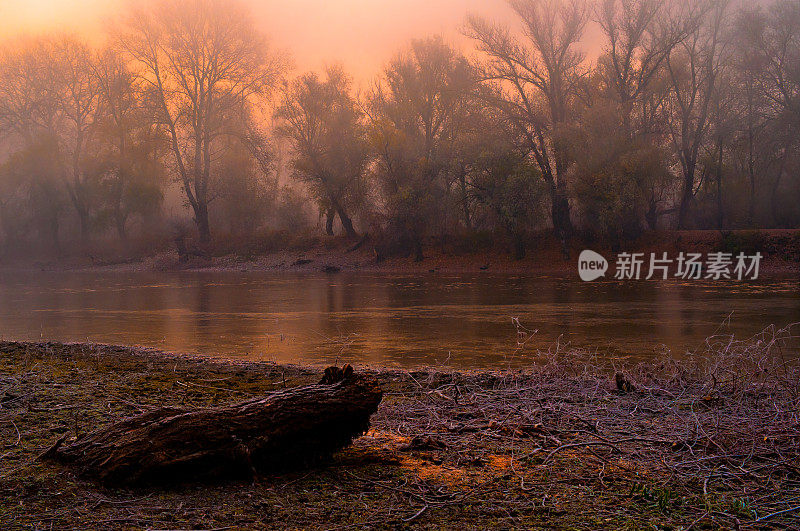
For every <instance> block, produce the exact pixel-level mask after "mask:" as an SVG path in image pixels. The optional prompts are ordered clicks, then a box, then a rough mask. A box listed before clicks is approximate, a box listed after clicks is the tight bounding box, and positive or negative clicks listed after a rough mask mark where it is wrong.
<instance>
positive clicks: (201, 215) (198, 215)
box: [194, 203, 211, 243]
mask: <svg viewBox="0 0 800 531" xmlns="http://www.w3.org/2000/svg"><path fill="white" fill-rule="evenodd" d="M194 221H195V223H196V224H197V232H198V233H199V234H200V241H201V242H203V243H208V242H210V241H211V226H210V225H209V222H208V205H206V204H205V203H199V204H198V205H197V208H196V209H195V212H194Z"/></svg>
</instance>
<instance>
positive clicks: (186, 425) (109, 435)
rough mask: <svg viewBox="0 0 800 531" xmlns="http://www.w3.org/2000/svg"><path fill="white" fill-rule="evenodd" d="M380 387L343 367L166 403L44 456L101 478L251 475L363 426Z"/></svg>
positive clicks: (333, 447)
mask: <svg viewBox="0 0 800 531" xmlns="http://www.w3.org/2000/svg"><path fill="white" fill-rule="evenodd" d="M381 398H382V392H381V390H380V387H379V386H378V384H377V382H376V381H375V380H373V379H371V378H368V377H365V376H361V375H354V374H353V371H352V368H350V367H349V366H347V367H345V369H344V370H343V369H338V368H335V367H332V368H330V369H328V370H326V371H325V377H324V378H323V380H322V382H321V383H320V384H317V385H310V386H306V387H298V388H293V389H288V390H285V391H280V392H276V393H274V394H271V395H269V396H268V397H266V398H259V399H256V400H250V401H247V402H243V403H240V404H236V405H233V406H229V407H220V408H214V409H203V410H191V411H190V410H184V409H176V408H164V409H159V410H156V411H151V412H148V413H145V414H142V415H139V416H136V417H132V418H129V419H126V420H123V421H121V422H117V423H115V424H112V425H110V426H107V427H104V428H101V429H99V430H97V431H95V432H93V433H90V434H88V435H86V436H84V437H82V438H80V439H78V440H76V441H75V442H72V443H71V444H68V445H66V446H62V447H56V448H53V450H52V451H51V452H50V457H53V458H55V459H56V460H58V461H61V462H63V463H69V464H72V465H74V466H75V467H76V468H77V470H78V471H79V473H81V474H82V475H85V476H88V477H92V478H95V479H97V480H99V481H101V482H103V483H105V484H143V483H163V482H180V481H186V480H197V479H208V478H215V477H223V476H224V477H231V476H239V477H241V476H250V475H253V474H254V473H256V472H264V471H274V470H281V469H285V468H287V467H295V466H299V465H303V464H307V463H309V462H311V461H314V460H317V459H319V458H323V457H325V456H328V455H330V454H331V453H333V452H335V451H337V450H339V449H341V448H344V447H345V446H347V445H349V444H350V443H351V442H352V440H353V439H354V438H356V437H358V436H359V435H361V434H363V433H364V432H366V430H367V429H368V427H369V419H370V416H371V415H372V414H373V413H374V412H375V411H376V410H377V408H378V404H379V403H380V401H381Z"/></svg>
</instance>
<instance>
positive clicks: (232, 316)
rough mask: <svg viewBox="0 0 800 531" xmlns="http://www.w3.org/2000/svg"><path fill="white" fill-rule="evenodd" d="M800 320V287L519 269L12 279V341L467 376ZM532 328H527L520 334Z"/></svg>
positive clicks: (0, 287)
mask: <svg viewBox="0 0 800 531" xmlns="http://www.w3.org/2000/svg"><path fill="white" fill-rule="evenodd" d="M794 322H800V283H799V282H798V281H797V280H776V281H761V282H744V283H732V282H710V281H694V282H688V281H687V282H677V281H675V282H633V281H631V282H614V281H606V282H597V283H582V282H580V281H578V280H576V279H574V278H548V277H545V278H542V277H534V276H519V275H494V274H474V275H444V274H429V275H421V276H404V275H379V274H359V273H343V274H337V275H322V274H319V275H303V274H278V273H230V272H226V273H194V272H192V273H116V272H115V273H94V272H93V273H78V272H58V273H56V272H26V273H11V272H3V273H0V336H2V338H3V339H5V340H36V341H38V340H57V341H68V342H73V341H78V342H83V341H93V342H99V343H112V344H122V345H141V346H148V347H156V348H159V349H163V350H168V351H174V352H182V353H196V354H204V355H211V356H219V357H225V358H237V359H248V360H266V361H275V362H281V363H284V362H288V363H303V364H307V363H311V364H325V363H332V362H340V363H341V362H345V361H346V362H356V363H368V364H373V365H380V366H387V367H397V366H399V367H417V366H422V365H443V366H449V367H455V368H461V369H469V368H475V369H480V368H505V367H521V366H524V365H525V364H528V363H531V362H532V361H534V360H535V359H537V357H539V356H540V355H541V354H540V351H547V350H550V351H552V350H554V349H556V348H558V349H562V350H563V349H569V348H573V347H578V348H588V349H591V350H593V351H597V352H598V353H599V354H601V355H603V356H625V357H631V356H632V357H635V358H642V359H644V358H648V357H652V356H653V355H655V354H656V353H659V352H662V351H665V350H668V351H669V352H670V353H671V355H674V356H681V355H683V354H684V353H685V352H687V351H691V350H695V349H698V348H700V347H701V346H702V345H703V343H704V340H705V338H706V337H708V336H710V335H712V334H734V335H735V336H737V337H740V338H745V337H748V336H750V335H752V334H755V333H757V332H759V331H760V330H761V329H763V328H764V327H765V326H767V325H769V324H776V325H779V326H784V325H787V324H789V323H794ZM520 332H521V334H520Z"/></svg>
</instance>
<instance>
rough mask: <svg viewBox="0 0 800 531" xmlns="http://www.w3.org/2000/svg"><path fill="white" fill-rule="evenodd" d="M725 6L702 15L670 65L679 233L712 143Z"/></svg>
mask: <svg viewBox="0 0 800 531" xmlns="http://www.w3.org/2000/svg"><path fill="white" fill-rule="evenodd" d="M727 7H728V0H716V1H715V2H714V3H713V5H712V9H708V10H706V11H705V12H704V14H703V16H702V17H701V18H702V23H701V24H699V25H697V27H696V28H695V29H694V31H692V32H691V34H690V35H689V36H688V37H687V38H686V39H684V40H683V41H681V43H680V45H679V46H677V47H676V48H675V49H674V50H673V52H672V53H671V54H670V56H669V57H668V58H667V61H666V65H667V71H668V73H669V79H670V88H671V94H670V99H669V113H670V116H669V119H668V123H669V128H670V136H671V140H672V145H673V150H674V152H675V154H676V156H677V159H678V161H679V163H680V170H681V176H682V179H681V180H682V185H681V198H680V204H679V209H678V228H680V229H684V228H686V226H687V223H688V216H689V210H690V208H691V205H692V202H693V201H694V197H695V194H696V193H697V189H696V186H697V184H698V183H697V175H698V172H697V170H698V162H699V159H700V155H701V152H700V150H701V147H702V146H703V143H704V142H705V141H706V140H707V138H708V134H709V125H710V121H709V119H710V116H711V115H710V110H711V104H712V102H713V101H714V97H715V91H716V90H717V81H718V79H717V78H718V75H719V72H720V68H721V66H722V64H723V62H724V60H725V59H724V57H725V50H724V46H723V39H722V37H723V35H722V30H723V28H724V24H725V21H726V19H727V16H728V10H727Z"/></svg>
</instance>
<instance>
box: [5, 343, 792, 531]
mask: <svg viewBox="0 0 800 531" xmlns="http://www.w3.org/2000/svg"><path fill="white" fill-rule="evenodd" d="M781 333H785V332H780V331H775V330H772V331H771V332H770V331H767V332H765V335H763V336H762V337H760V338H758V340H757V341H752V342H742V343H737V344H734V345H728V346H727V347H725V348H724V349H723V348H722V346H719V345H717V346H716V347H715V348H719V350H718V351H717V352H716V357H714V355H712V354H713V353H707V356H705V357H703V358H702V360H701V359H700V358H698V359H694V360H686V361H684V362H676V361H674V360H673V361H669V360H658V361H656V362H653V363H649V364H646V365H644V364H642V365H637V366H631V367H629V368H628V369H626V370H625V372H624V373H621V374H622V378H623V384H620V382H619V377H617V376H615V372H614V369H613V368H612V367H610V366H608V365H604V364H603V362H602V360H598V359H596V358H593V357H591V356H589V355H587V354H585V353H579V352H571V353H565V355H563V356H561V357H558V358H552V359H549V360H547V361H546V362H544V363H542V364H541V365H538V366H536V367H532V368H531V369H529V370H526V371H516V372H509V371H507V372H450V371H440V370H435V369H429V370H418V371H405V370H389V371H384V370H375V369H370V368H368V367H359V368H358V369H357V370H360V371H367V372H371V373H372V374H373V375H374V376H375V377H377V378H378V379H379V380H380V381H381V383H382V386H383V388H384V392H385V398H384V401H383V403H382V404H381V406H380V408H379V410H378V413H376V415H374V417H373V419H372V428H371V430H370V431H369V432H368V433H367V435H366V436H364V437H362V438H360V439H358V440H357V441H356V443H355V444H354V445H353V447H351V448H349V449H347V450H345V451H343V452H341V453H340V454H337V455H336V456H335V457H334V458H333V460H332V461H331V462H329V463H325V464H323V465H320V466H318V467H315V468H312V469H308V470H298V471H296V472H289V473H286V474H281V475H269V476H260V477H255V478H251V479H248V480H236V481H231V482H223V483H220V484H201V485H180V486H174V487H170V488H151V489H124V488H122V489H106V488H101V487H98V486H96V485H94V484H92V483H90V482H87V481H85V480H83V479H82V478H80V477H78V476H76V475H75V474H74V471H72V470H69V469H64V468H62V467H61V466H59V465H56V464H54V463H51V462H49V461H43V460H41V459H37V456H39V455H41V453H42V451H43V450H45V449H46V448H47V447H49V446H50V445H51V444H52V443H53V442H54V441H55V440H57V439H59V438H60V437H63V436H65V435H66V436H67V437H73V436H75V435H78V436H80V435H81V434H83V433H87V432H88V431H91V430H92V429H94V428H96V427H99V426H102V425H104V424H106V423H109V422H113V421H115V420H119V419H121V418H125V417H128V416H131V415H135V414H138V413H141V412H146V411H148V410H150V409H152V408H155V407H162V406H168V405H176V406H177V405H180V406H181V407H212V406H215V405H221V404H230V403H234V402H237V401H242V400H246V399H248V398H251V397H253V396H260V395H264V394H267V393H269V392H271V391H275V390H278V389H282V388H285V387H291V386H295V385H304V384H307V383H311V382H316V381H317V380H318V378H319V376H320V374H321V371H322V368H319V367H302V366H285V365H276V364H272V363H261V362H258V363H256V362H235V363H230V362H221V361H218V360H209V359H206V358H202V357H194V356H192V357H187V356H179V355H175V354H168V353H163V352H160V351H157V350H152V349H138V348H127V347H114V346H107V345H93V344H71V345H63V344H59V343H10V342H5V343H0V423H1V424H0V441H2V443H3V449H2V451H0V456H2V459H0V499H2V502H0V522H3V523H4V528H8V529H18V528H20V529H21V528H25V529H45V528H50V527H53V528H65V527H69V528H73V529H95V528H97V527H106V528H112V529H138V528H171V529H177V528H205V529H209V528H230V529H250V528H271V527H288V528H308V527H315V528H322V529H342V528H352V527H359V528H377V529H388V528H397V527H405V528H420V529H423V528H440V527H461V528H464V529H478V528H492V527H506V528H508V527H512V528H527V529H537V528H542V529H544V528H548V529H549V528H553V527H556V528H575V529H598V528H621V527H629V528H644V527H653V526H657V527H664V526H667V527H670V526H671V527H678V526H681V527H684V528H685V527H687V526H689V525H692V524H693V525H695V526H698V525H701V526H703V527H705V528H733V527H737V526H750V527H756V528H758V527H760V526H767V525H777V526H779V527H791V526H793V525H796V524H798V523H800V520H798V517H797V514H796V513H795V512H794V511H787V512H785V513H782V512H780V511H783V510H785V509H791V507H792V506H791V500H793V499H797V498H798V497H800V481H799V480H798V479H797V476H796V471H797V470H800V460H799V459H798V456H799V455H800V425H798V424H797V421H796V420H792V419H794V416H795V414H794V413H793V411H796V410H797V406H798V403H797V400H798V399H797V394H795V391H797V385H798V384H797V375H798V373H797V368H796V367H787V366H785V365H783V366H782V368H781V371H782V373H777V372H776V373H774V374H772V373H770V374H765V372H764V371H765V370H771V368H773V367H778V365H775V364H774V363H773V361H774V359H773V355H772V354H771V352H770V351H771V349H772V348H773V347H774V346H776V345H778V344H779V342H780V337H781ZM709 360H711V361H713V363H709ZM770 360H772V361H770ZM734 369H735V370H734ZM625 382H627V383H625ZM628 385H629V387H628ZM765 411H770V414H769V415H765V414H764V412H765ZM767 417H768V418H767ZM693 426H694V427H693ZM742 452H744V454H745V456H746V458H742V457H741V454H742ZM759 518H762V520H759Z"/></svg>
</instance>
